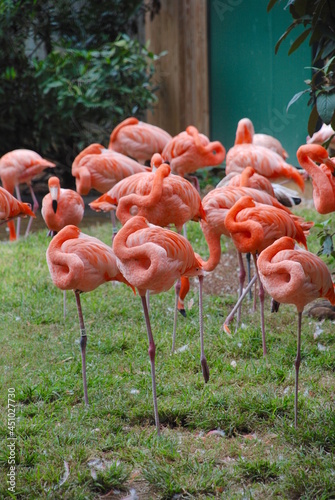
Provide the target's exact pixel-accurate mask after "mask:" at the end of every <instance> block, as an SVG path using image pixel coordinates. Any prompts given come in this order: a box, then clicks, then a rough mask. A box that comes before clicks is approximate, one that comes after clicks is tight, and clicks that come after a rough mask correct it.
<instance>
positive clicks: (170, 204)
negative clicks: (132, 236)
mask: <svg viewBox="0 0 335 500" xmlns="http://www.w3.org/2000/svg"><path fill="white" fill-rule="evenodd" d="M152 164H153V165H154V166H155V167H156V170H155V171H154V172H150V173H146V174H144V175H143V174H135V175H132V176H131V177H128V178H126V179H123V180H122V181H120V182H118V183H117V184H116V185H115V186H114V187H113V188H112V189H110V190H109V191H108V193H106V194H105V195H103V196H101V197H100V198H98V199H97V200H95V201H93V202H91V203H90V204H89V205H90V207H91V208H92V209H93V210H98V211H99V210H103V211H110V210H114V209H115V208H116V206H117V211H116V215H117V217H118V219H119V220H120V222H121V224H124V223H125V222H126V221H127V220H128V219H129V218H130V217H131V216H132V211H133V210H134V207H136V215H142V216H143V217H145V218H146V219H147V220H148V221H149V222H151V223H152V224H156V225H158V226H162V227H167V226H169V225H170V224H174V225H175V226H176V228H177V231H178V232H181V230H182V227H183V225H184V224H185V223H186V222H187V221H189V220H194V221H199V220H200V219H204V218H205V212H204V210H203V207H202V203H201V198H200V195H199V193H198V191H197V190H196V189H195V188H194V187H193V186H192V184H191V183H190V182H189V181H188V180H187V179H183V178H182V177H179V176H177V175H173V174H172V173H171V168H170V166H169V165H168V164H166V163H163V159H162V157H161V155H159V154H155V155H154V156H153V158H152Z"/></svg>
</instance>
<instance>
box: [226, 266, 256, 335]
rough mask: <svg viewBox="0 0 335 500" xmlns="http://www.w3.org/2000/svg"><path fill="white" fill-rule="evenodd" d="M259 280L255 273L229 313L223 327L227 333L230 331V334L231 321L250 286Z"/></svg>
mask: <svg viewBox="0 0 335 500" xmlns="http://www.w3.org/2000/svg"><path fill="white" fill-rule="evenodd" d="M256 280H257V275H256V274H255V275H254V276H253V277H252V278H251V281H250V283H249V284H248V285H247V287H246V288H245V290H244V292H243V293H242V295H241V297H240V298H239V299H238V301H237V302H236V304H235V306H234V307H233V309H232V310H231V311H230V313H229V314H228V316H227V317H226V319H225V321H224V323H223V329H224V331H225V332H226V333H229V334H230V330H229V326H228V325H229V323H230V322H231V321H232V319H233V318H234V315H235V313H236V311H237V309H238V308H239V307H240V305H241V303H242V301H243V299H244V297H245V296H246V295H247V293H248V292H249V290H250V288H251V287H252V286H253V284H254V283H255V282H256Z"/></svg>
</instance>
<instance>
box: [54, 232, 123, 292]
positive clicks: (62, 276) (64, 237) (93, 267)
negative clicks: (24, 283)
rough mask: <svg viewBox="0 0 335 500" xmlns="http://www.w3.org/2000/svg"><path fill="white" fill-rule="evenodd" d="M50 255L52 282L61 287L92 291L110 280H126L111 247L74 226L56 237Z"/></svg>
mask: <svg viewBox="0 0 335 500" xmlns="http://www.w3.org/2000/svg"><path fill="white" fill-rule="evenodd" d="M46 257H47V263H48V267H49V271H50V275H51V278H52V281H53V282H54V284H55V285H56V286H57V287H58V288H60V289H61V290H78V291H80V292H90V291H92V290H95V289H96V288H97V287H98V286H100V285H102V284H103V283H105V282H107V281H112V280H115V281H120V282H123V283H126V280H125V279H124V277H123V276H122V274H121V273H120V271H119V269H118V266H117V263H116V257H115V254H114V252H113V250H112V249H111V247H109V246H108V245H106V244H105V243H103V242H102V241H100V240H98V239H97V238H94V237H93V236H89V235H87V234H84V233H82V232H81V231H80V229H78V228H77V227H76V226H73V225H69V226H66V227H64V228H63V229H61V231H59V233H58V234H56V236H54V237H53V239H52V240H51V242H50V244H49V247H48V249H47V253H46Z"/></svg>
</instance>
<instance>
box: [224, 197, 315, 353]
mask: <svg viewBox="0 0 335 500" xmlns="http://www.w3.org/2000/svg"><path fill="white" fill-rule="evenodd" d="M311 225H312V223H305V224H300V223H299V219H297V217H295V216H292V215H291V214H289V213H287V212H286V211H285V210H283V209H281V208H277V207H274V206H270V205H264V204H263V203H255V201H254V200H253V199H252V198H251V197H250V196H243V197H242V198H240V199H239V200H238V201H237V202H236V203H235V204H234V205H233V206H232V208H231V209H230V210H229V211H228V213H227V215H226V219H225V226H226V229H227V230H228V231H229V232H230V235H231V238H232V240H233V242H234V245H235V247H236V248H237V250H238V252H239V253H240V254H242V253H250V254H252V256H253V258H254V264H255V271H256V276H257V278H258V282H259V298H260V303H261V328H262V342H263V354H264V356H265V355H266V344H265V326H264V290H263V286H262V283H261V281H260V279H259V276H258V270H257V255H259V254H260V252H261V251H262V250H264V249H265V248H267V247H268V246H269V245H271V244H272V243H273V242H274V241H276V240H277V239H278V238H280V237H281V236H290V237H292V238H294V239H295V240H296V241H297V242H298V243H301V244H303V245H304V246H305V247H306V248H307V243H306V236H305V233H304V229H305V230H308V229H309V228H310V227H311ZM241 297H243V295H241ZM241 297H240V299H241ZM229 319H230V317H228V318H227V319H226V321H225V323H224V326H225V329H226V330H227V329H228V328H227V325H228V323H229ZM228 331H229V329H228Z"/></svg>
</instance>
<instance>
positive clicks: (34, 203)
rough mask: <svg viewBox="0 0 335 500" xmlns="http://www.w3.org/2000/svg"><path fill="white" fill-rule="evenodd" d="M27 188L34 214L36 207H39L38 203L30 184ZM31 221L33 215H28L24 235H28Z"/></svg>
mask: <svg viewBox="0 0 335 500" xmlns="http://www.w3.org/2000/svg"><path fill="white" fill-rule="evenodd" d="M29 190H30V194H31V197H32V199H33V212H34V214H36V212H37V210H38V207H39V204H38V201H37V198H36V196H35V193H34V190H33V188H32V186H31V184H29ZM32 223H33V217H29V222H28V225H27V229H26V232H25V236H28V234H29V231H30V228H31V225H32Z"/></svg>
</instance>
